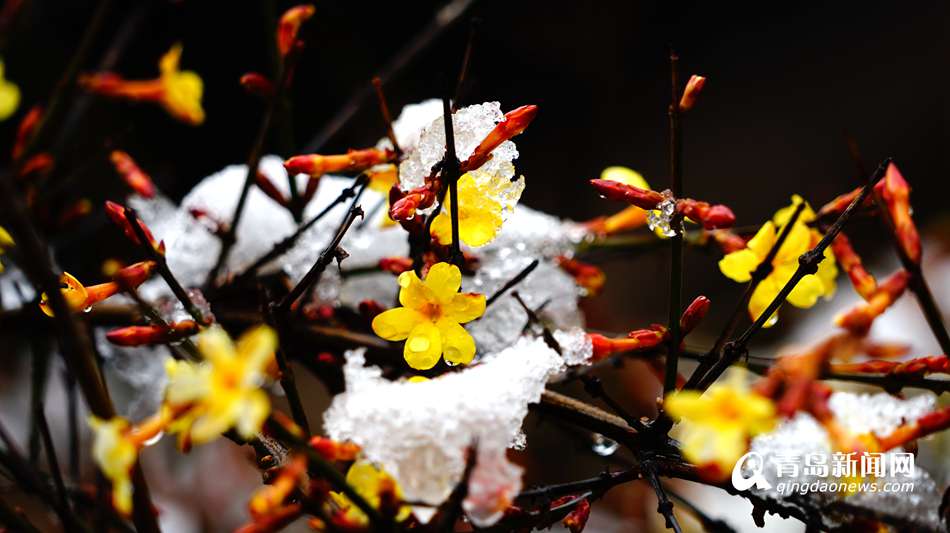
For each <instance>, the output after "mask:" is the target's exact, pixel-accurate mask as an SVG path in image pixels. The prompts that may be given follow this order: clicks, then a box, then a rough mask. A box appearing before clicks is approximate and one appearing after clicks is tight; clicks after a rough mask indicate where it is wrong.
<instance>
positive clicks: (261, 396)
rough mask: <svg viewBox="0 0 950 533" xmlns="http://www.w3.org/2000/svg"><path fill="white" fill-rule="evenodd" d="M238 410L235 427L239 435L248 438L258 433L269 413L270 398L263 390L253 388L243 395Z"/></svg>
mask: <svg viewBox="0 0 950 533" xmlns="http://www.w3.org/2000/svg"><path fill="white" fill-rule="evenodd" d="M240 410H241V413H240V415H239V416H238V419H237V424H235V429H237V432H238V434H239V435H240V436H241V437H244V438H245V439H250V438H252V437H254V436H255V435H257V434H258V433H260V431H261V427H262V426H263V425H264V420H266V419H267V415H269V414H270V400H268V398H267V394H265V393H264V391H262V390H260V389H253V390H250V391H248V393H247V394H246V395H245V397H244V400H243V401H242V402H241V407H240Z"/></svg>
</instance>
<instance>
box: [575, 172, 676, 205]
mask: <svg viewBox="0 0 950 533" xmlns="http://www.w3.org/2000/svg"><path fill="white" fill-rule="evenodd" d="M590 184H591V185H593V186H594V188H595V189H597V192H598V193H600V195H601V196H603V197H604V198H607V199H608V200H614V201H616V202H627V203H628V204H632V205H635V206H637V207H639V208H641V209H656V206H657V205H659V203H660V202H662V201H663V195H662V194H660V193H658V192H656V191H651V190H650V189H641V188H639V187H634V186H633V185H626V184H624V183H620V182H618V181H613V180H600V179H597V180H590Z"/></svg>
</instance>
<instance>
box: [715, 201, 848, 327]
mask: <svg viewBox="0 0 950 533" xmlns="http://www.w3.org/2000/svg"><path fill="white" fill-rule="evenodd" d="M802 202H804V200H802V198H801V197H800V196H798V195H795V196H793V197H792V204H791V205H789V206H788V207H784V208H782V209H780V210H779V211H778V212H776V213H775V216H774V217H773V218H772V220H770V221H768V222H766V223H765V224H764V225H763V226H762V227H761V228H760V229H759V231H758V232H757V233H756V234H755V237H753V238H752V239H751V240H750V241H749V242H748V244H747V245H746V248H745V249H743V250H738V251H735V252H732V253H730V254H728V255H726V256H725V257H723V258H722V260H720V261H719V270H721V271H722V273H723V274H725V275H726V277H728V278H730V279H733V280H735V281H738V282H739V283H745V282H748V281H749V280H750V279H752V272H753V271H755V269H756V267H758V266H759V263H761V262H762V261H763V260H764V259H765V257H766V256H767V255H768V253H769V249H771V248H772V245H773V244H774V243H775V241H776V240H778V236H779V233H781V231H782V227H783V226H785V224H786V223H788V221H789V219H790V218H791V216H792V213H793V212H794V210H795V208H796V207H797V206H798V204H800V203H802ZM814 219H815V212H814V211H812V209H811V207H810V206H809V205H808V204H807V203H806V204H805V207H804V210H803V211H802V214H801V215H800V216H799V217H798V220H797V221H796V222H795V225H794V226H792V229H791V232H790V233H789V234H788V237H787V238H786V239H785V242H784V243H782V247H781V248H779V250H778V253H777V254H776V255H775V259H774V260H773V261H772V272H771V273H770V274H769V275H768V276H767V277H766V278H765V279H764V280H762V282H761V283H759V285H758V286H757V287H756V289H755V291H754V292H753V293H752V297H751V298H750V299H749V315H750V316H751V317H752V320H755V319H757V318H758V317H759V315H761V314H762V313H763V312H764V311H765V309H766V308H767V307H768V305H769V303H771V302H772V300H773V299H774V298H775V295H776V294H778V293H779V291H780V290H781V289H782V287H783V286H785V283H786V282H788V280H789V279H791V277H792V275H793V274H794V273H795V270H796V269H797V268H798V256H800V255H801V254H803V253H805V252H807V251H808V250H810V249H811V248H813V247H814V246H815V245H816V244H818V241H819V240H821V233H819V232H818V230H815V229H813V228H809V227H808V224H807V223H808V222H810V221H813V220H814ZM824 256H825V258H824V260H823V261H822V262H821V263H819V265H818V272H817V273H816V274H809V275H807V276H805V277H804V278H802V280H801V281H800V282H798V285H796V286H795V288H794V289H793V290H792V292H791V293H789V295H788V302H789V303H790V304H792V305H794V306H795V307H800V308H803V309H807V308H809V307H811V306H813V305H815V303H816V302H817V301H818V298H819V297H822V296H823V297H824V298H825V299H826V300H827V299H830V298H831V297H832V296H834V294H835V287H836V286H835V277H836V276H837V275H838V267H837V266H836V265H835V258H834V254H833V253H832V251H831V247H828V248H826V249H825V252H824ZM777 320H778V311H776V312H775V313H774V314H773V315H772V316H771V317H769V319H768V320H767V321H766V322H765V327H771V326H773V325H774V324H775V322H776V321H777Z"/></svg>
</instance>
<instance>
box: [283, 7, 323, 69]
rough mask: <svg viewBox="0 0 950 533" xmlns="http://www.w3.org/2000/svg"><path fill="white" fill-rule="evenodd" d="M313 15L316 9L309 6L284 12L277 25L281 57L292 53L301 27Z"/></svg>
mask: <svg viewBox="0 0 950 533" xmlns="http://www.w3.org/2000/svg"><path fill="white" fill-rule="evenodd" d="M313 13H314V7H313V6H312V5H309V4H303V5H299V6H294V7H292V8H290V9H288V10H287V11H284V14H283V15H281V17H280V22H279V23H278V24H277V50H279V51H280V55H282V56H286V55H287V54H288V53H289V52H290V50H291V48H293V46H294V42H295V41H296V40H297V33H299V32H300V26H301V25H302V24H303V23H304V22H306V21H307V19H309V18H310V17H312V16H313Z"/></svg>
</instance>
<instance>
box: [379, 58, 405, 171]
mask: <svg viewBox="0 0 950 533" xmlns="http://www.w3.org/2000/svg"><path fill="white" fill-rule="evenodd" d="M373 88H374V89H375V90H376V102H377V103H378V104H379V114H380V115H382V116H383V123H384V124H385V125H386V136H387V137H388V138H389V142H390V143H391V144H392V145H393V151H394V152H396V159H399V156H401V155H402V148H400V147H399V141H398V140H397V139H396V132H395V131H394V130H393V116H392V114H391V113H390V112H389V104H387V103H386V94H385V93H383V80H381V79H379V76H375V77H373Z"/></svg>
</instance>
